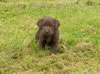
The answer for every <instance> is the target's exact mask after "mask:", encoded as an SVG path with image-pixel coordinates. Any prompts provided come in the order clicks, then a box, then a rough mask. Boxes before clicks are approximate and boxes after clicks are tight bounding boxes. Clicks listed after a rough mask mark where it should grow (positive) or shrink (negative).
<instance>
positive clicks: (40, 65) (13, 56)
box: [0, 0, 100, 74]
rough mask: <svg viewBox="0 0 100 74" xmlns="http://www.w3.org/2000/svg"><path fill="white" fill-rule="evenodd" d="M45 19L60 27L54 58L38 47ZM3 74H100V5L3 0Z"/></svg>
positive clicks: (93, 0) (76, 0) (94, 1)
mask: <svg viewBox="0 0 100 74" xmlns="http://www.w3.org/2000/svg"><path fill="white" fill-rule="evenodd" d="M43 16H51V17H54V18H56V19H58V20H59V21H60V23H61V25H60V27H59V30H60V39H59V43H58V45H59V47H58V51H57V54H55V55H53V54H52V55H51V52H50V50H49V49H48V48H46V49H45V50H43V51H40V50H39V45H38V43H35V34H36V32H37V30H38V27H37V25H36V22H37V21H38V20H39V19H40V18H41V17H43ZM0 74H100V1H99V0H0Z"/></svg>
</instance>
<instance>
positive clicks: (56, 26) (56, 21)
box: [54, 19, 60, 29]
mask: <svg viewBox="0 0 100 74" xmlns="http://www.w3.org/2000/svg"><path fill="white" fill-rule="evenodd" d="M54 24H55V28H56V29H57V28H58V27H59V26H60V22H59V21H58V20H56V19H54Z"/></svg>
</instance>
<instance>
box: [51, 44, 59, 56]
mask: <svg viewBox="0 0 100 74" xmlns="http://www.w3.org/2000/svg"><path fill="white" fill-rule="evenodd" d="M51 47H52V50H51V52H52V53H53V54H56V52H57V47H58V44H57V43H54V44H52V46H51Z"/></svg>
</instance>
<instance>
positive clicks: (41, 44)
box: [39, 39, 45, 50]
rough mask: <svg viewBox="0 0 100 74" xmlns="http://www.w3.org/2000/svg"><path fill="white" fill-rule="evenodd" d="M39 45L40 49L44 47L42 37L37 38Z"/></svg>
mask: <svg viewBox="0 0 100 74" xmlns="http://www.w3.org/2000/svg"><path fill="white" fill-rule="evenodd" d="M39 46H40V50H43V49H44V47H45V43H44V41H43V40H42V39H40V40H39Z"/></svg>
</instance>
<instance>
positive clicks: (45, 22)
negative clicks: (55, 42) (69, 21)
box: [37, 17, 60, 37]
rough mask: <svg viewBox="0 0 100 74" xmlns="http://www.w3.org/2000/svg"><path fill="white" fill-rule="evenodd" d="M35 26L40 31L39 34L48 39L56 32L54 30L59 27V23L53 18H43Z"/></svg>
mask: <svg viewBox="0 0 100 74" xmlns="http://www.w3.org/2000/svg"><path fill="white" fill-rule="evenodd" d="M37 25H38V27H39V29H40V31H41V34H43V35H44V36H46V37H48V36H52V35H53V34H54V33H55V32H56V30H57V29H58V27H59V26H60V23H59V21H58V20H56V19H54V18H51V17H43V18H41V19H40V20H39V21H38V22H37Z"/></svg>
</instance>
